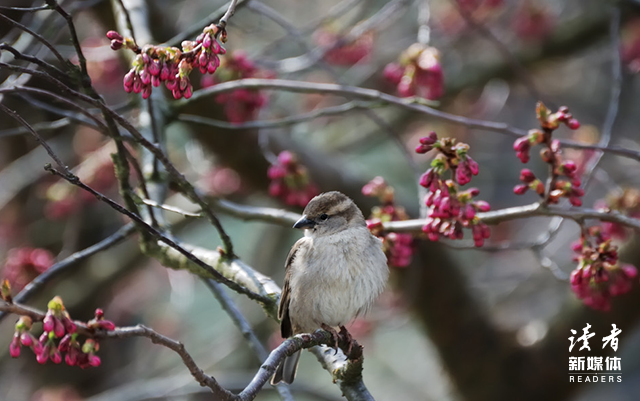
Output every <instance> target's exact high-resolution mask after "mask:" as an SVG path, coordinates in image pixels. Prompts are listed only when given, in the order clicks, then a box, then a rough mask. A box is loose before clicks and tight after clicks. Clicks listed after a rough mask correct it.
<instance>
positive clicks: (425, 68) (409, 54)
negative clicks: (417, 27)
mask: <svg viewBox="0 0 640 401" xmlns="http://www.w3.org/2000/svg"><path fill="white" fill-rule="evenodd" d="M384 76H385V78H386V79H387V80H388V81H390V82H391V83H393V84H394V85H397V89H398V94H399V95H400V96H402V97H409V96H420V97H423V98H426V99H431V100H435V99H439V98H440V97H442V95H443V94H444V77H443V75H442V66H441V65H440V52H439V51H438V49H436V48H435V47H430V46H427V45H423V44H420V43H414V44H413V45H411V46H410V47H409V48H408V49H407V50H405V51H404V52H403V53H402V54H401V55H400V60H399V63H391V64H388V65H387V66H386V67H385V69H384Z"/></svg>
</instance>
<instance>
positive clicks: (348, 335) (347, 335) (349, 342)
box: [340, 326, 353, 357]
mask: <svg viewBox="0 0 640 401" xmlns="http://www.w3.org/2000/svg"><path fill="white" fill-rule="evenodd" d="M340 336H342V338H343V339H344V341H345V342H346V343H347V351H346V353H345V355H346V356H347V357H348V356H349V355H351V351H352V350H353V337H352V336H351V333H349V330H347V328H346V327H344V326H340Z"/></svg>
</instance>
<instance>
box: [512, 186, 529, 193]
mask: <svg viewBox="0 0 640 401" xmlns="http://www.w3.org/2000/svg"><path fill="white" fill-rule="evenodd" d="M528 189H529V187H528V186H527V185H524V184H520V185H516V186H515V187H514V188H513V193H514V194H516V195H523V194H524V193H525V192H527V190H528Z"/></svg>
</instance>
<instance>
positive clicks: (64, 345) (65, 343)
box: [58, 334, 71, 352]
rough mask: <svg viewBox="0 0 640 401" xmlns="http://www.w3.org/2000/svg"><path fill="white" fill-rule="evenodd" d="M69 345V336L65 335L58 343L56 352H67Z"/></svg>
mask: <svg viewBox="0 0 640 401" xmlns="http://www.w3.org/2000/svg"><path fill="white" fill-rule="evenodd" d="M70 344H71V335H70V334H67V335H66V336H64V337H62V340H60V343H59V344H58V351H60V352H67V351H68V350H69V345H70Z"/></svg>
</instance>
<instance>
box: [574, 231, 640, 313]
mask: <svg viewBox="0 0 640 401" xmlns="http://www.w3.org/2000/svg"><path fill="white" fill-rule="evenodd" d="M591 239H593V243H592V241H591ZM573 250H574V251H575V252H576V253H577V254H578V255H577V256H576V257H575V260H576V261H577V262H578V266H577V267H576V269H575V270H574V271H573V272H571V289H572V290H573V292H575V293H576V295H577V297H578V298H579V299H581V300H582V302H584V304H585V305H587V306H589V307H591V308H593V309H598V310H604V311H607V310H609V309H610V308H611V298H612V297H615V296H617V295H622V294H624V293H626V292H628V291H629V290H631V286H632V280H633V279H634V278H635V277H636V276H637V275H638V270H637V269H636V267H635V266H632V265H628V264H623V265H621V264H620V263H619V262H618V247H617V246H615V245H613V244H612V243H611V238H610V236H609V235H608V234H607V233H606V232H604V230H602V228H601V227H599V226H594V227H589V229H588V230H587V232H586V233H584V232H583V234H582V236H581V238H580V241H578V242H576V243H574V244H573Z"/></svg>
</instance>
